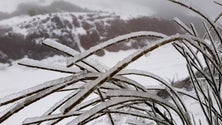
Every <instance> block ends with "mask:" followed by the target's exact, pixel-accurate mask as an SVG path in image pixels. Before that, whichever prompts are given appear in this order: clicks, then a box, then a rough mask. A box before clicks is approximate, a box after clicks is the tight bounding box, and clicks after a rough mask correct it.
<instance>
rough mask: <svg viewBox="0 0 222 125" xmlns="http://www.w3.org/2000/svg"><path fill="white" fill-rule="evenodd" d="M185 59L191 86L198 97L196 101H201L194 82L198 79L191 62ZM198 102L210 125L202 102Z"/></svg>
mask: <svg viewBox="0 0 222 125" xmlns="http://www.w3.org/2000/svg"><path fill="white" fill-rule="evenodd" d="M186 60H187V69H188V71H189V74H190V78H191V81H192V83H193V87H194V90H195V93H196V96H197V98H198V102H202V101H201V98H200V95H199V92H198V90H197V87H196V84H195V83H196V82H198V80H197V79H196V77H195V73H194V72H193V70H192V67H191V64H190V61H189V59H187V58H186ZM195 81H196V82H195ZM199 104H200V107H201V109H202V111H203V113H204V116H205V117H206V119H207V122H208V124H209V125H210V119H209V117H208V114H207V112H206V110H205V108H204V106H203V104H202V103H199Z"/></svg>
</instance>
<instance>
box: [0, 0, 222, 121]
mask: <svg viewBox="0 0 222 125" xmlns="http://www.w3.org/2000/svg"><path fill="white" fill-rule="evenodd" d="M169 1H171V2H173V3H176V4H179V5H180V6H182V7H185V8H188V9H190V10H191V11H193V12H195V13H197V14H199V15H200V16H202V17H203V18H204V19H205V21H206V23H208V24H209V26H210V27H208V25H207V24H205V22H204V23H203V26H204V28H205V31H206V33H205V35H204V36H200V37H197V36H196V34H197V33H196V30H195V26H194V25H193V24H191V25H190V26H191V28H189V27H188V26H187V25H186V24H184V23H183V22H182V21H181V20H179V19H177V18H175V21H176V22H177V24H178V25H180V26H181V27H182V28H183V29H184V30H185V31H186V32H187V33H188V34H187V35H182V34H176V35H172V36H166V35H164V34H161V33H156V32H149V31H141V32H135V33H130V34H125V35H122V36H118V37H116V38H114V39H111V40H108V41H106V42H104V43H101V44H99V45H96V46H95V47H92V48H90V49H89V50H86V51H84V52H82V53H79V52H77V51H75V50H73V49H71V48H69V47H67V46H65V45H62V44H60V43H58V42H56V41H55V40H53V39H46V40H45V41H43V45H46V46H49V47H51V48H54V49H56V50H58V51H61V52H63V53H64V54H67V55H68V56H69V58H68V59H67V60H68V64H67V66H59V65H48V64H43V63H42V62H40V61H35V60H30V59H27V60H25V61H24V60H23V61H21V62H20V63H19V64H20V65H23V66H28V67H33V68H40V69H46V70H51V71H59V72H64V73H68V74H70V76H69V77H65V78H61V79H57V80H53V81H49V82H46V83H43V84H40V85H38V86H35V87H32V88H30V89H27V90H24V91H21V92H18V93H15V94H12V95H9V96H7V97H5V98H2V99H0V106H3V105H8V104H13V105H12V106H10V107H9V108H7V109H5V110H4V111H3V112H1V113H0V123H4V121H5V120H8V118H9V117H11V116H12V115H14V114H15V113H16V112H18V111H20V110H22V109H23V108H25V107H26V106H28V105H30V104H32V103H34V102H36V101H38V100H40V99H42V98H44V97H46V96H48V95H51V94H53V93H57V92H67V91H68V92H70V93H69V94H68V95H67V96H65V97H63V98H61V99H60V100H59V101H58V102H57V103H55V104H54V105H52V107H51V108H49V109H48V110H47V111H46V112H45V113H42V116H37V117H32V116H30V118H26V119H25V120H24V122H23V124H24V125H28V124H41V123H48V124H57V123H62V122H63V120H64V119H66V118H70V119H69V121H67V122H65V123H62V124H68V125H76V124H78V125H80V124H86V123H89V122H92V121H95V120H98V119H99V118H101V117H102V116H107V117H106V118H107V119H109V121H110V123H111V124H112V125H113V124H115V122H116V121H118V119H120V118H122V117H124V118H126V117H127V116H130V117H129V118H128V120H126V122H127V123H132V120H130V119H133V118H135V119H137V120H136V121H138V119H140V121H142V122H141V123H145V124H146V123H147V124H166V125H176V124H183V125H196V124H208V125H220V124H222V114H221V109H222V99H221V78H222V71H221V69H222V64H221V62H222V60H221V53H220V51H219V50H220V46H221V43H220V42H219V43H217V44H215V41H217V40H218V39H219V40H220V39H221V35H220V32H219V29H218V27H217V26H216V24H215V23H214V22H217V20H219V18H220V17H219V16H218V18H217V19H216V20H215V21H211V19H209V18H208V17H207V16H205V15H204V14H203V13H202V12H200V11H198V10H197V9H195V8H192V7H190V6H188V5H186V4H184V3H181V2H179V1H175V0H169ZM217 4H218V3H217ZM212 30H214V32H215V33H216V34H215V36H216V37H217V39H215V37H212V34H211V31H212ZM147 36H151V37H155V38H156V41H155V42H153V44H151V45H147V46H144V47H143V48H141V49H139V50H137V51H136V52H134V53H132V54H130V55H129V56H127V57H126V58H124V59H123V60H121V61H119V62H118V63H117V64H116V65H114V66H113V67H111V68H107V67H106V66H102V65H99V64H100V63H99V62H95V61H94V60H90V58H89V57H90V56H91V55H93V54H95V53H96V52H97V51H99V50H102V49H104V48H106V47H109V46H112V45H115V44H118V43H120V42H127V41H129V40H130V39H134V38H137V37H147ZM202 38H204V39H202ZM205 38H208V39H209V41H208V42H206V41H205ZM171 43H173V45H174V47H175V49H177V50H178V52H179V53H180V54H181V55H182V56H183V57H184V59H185V60H186V61H187V70H188V71H189V75H190V77H189V78H188V81H189V82H190V83H191V85H192V87H191V88H193V93H194V94H190V92H188V91H187V90H183V89H178V88H175V87H173V86H172V85H171V84H170V83H169V82H168V81H166V80H165V79H163V78H161V76H157V75H155V74H153V73H151V72H149V71H141V70H137V69H133V70H129V69H126V67H127V66H128V65H129V64H131V63H133V62H134V61H137V60H138V59H139V58H140V57H142V56H144V55H145V54H148V53H150V52H152V51H153V50H156V49H158V48H159V47H160V46H164V45H166V44H171ZM197 53H198V55H197ZM135 68H136V67H135ZM131 75H138V76H143V77H148V78H151V79H153V80H156V81H158V82H159V83H160V84H161V85H162V87H159V88H153V89H152V88H146V87H145V86H144V85H142V84H141V83H140V82H139V81H137V80H133V79H132V78H131V77H130V76H131ZM163 86H164V88H163ZM157 89H158V90H160V91H163V90H164V92H165V94H168V98H167V99H166V98H165V99H164V98H161V97H159V96H158V95H156V90H157ZM182 95H184V96H187V97H188V98H191V99H193V100H194V101H197V103H198V104H199V108H200V109H201V111H202V113H203V116H204V118H202V119H198V118H197V117H196V116H195V114H194V113H193V112H192V111H188V109H187V104H186V101H184V100H183V97H182ZM0 108H1V107H0ZM197 121H198V122H199V123H197ZM132 124H134V123H132ZM138 124H140V123H138Z"/></svg>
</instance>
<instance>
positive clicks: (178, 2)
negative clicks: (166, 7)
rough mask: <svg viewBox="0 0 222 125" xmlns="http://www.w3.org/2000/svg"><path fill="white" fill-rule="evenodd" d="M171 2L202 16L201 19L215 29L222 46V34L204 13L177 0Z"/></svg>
mask: <svg viewBox="0 0 222 125" xmlns="http://www.w3.org/2000/svg"><path fill="white" fill-rule="evenodd" d="M169 1H171V2H173V3H176V4H178V5H181V6H182V7H185V8H187V9H189V10H192V11H193V12H195V13H196V14H198V15H200V16H201V17H203V18H204V19H205V20H206V21H207V22H208V23H209V24H210V25H211V26H212V27H213V29H214V30H215V32H216V34H217V37H218V38H219V41H220V42H221V44H222V38H221V34H220V32H219V31H218V29H217V27H216V26H215V23H214V22H212V21H211V20H210V18H208V17H207V16H206V15H205V14H203V13H202V12H200V11H199V10H197V9H195V8H193V7H191V6H189V5H186V4H184V3H182V2H180V1H176V0H169Z"/></svg>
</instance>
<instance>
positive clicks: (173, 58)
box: [0, 45, 203, 125]
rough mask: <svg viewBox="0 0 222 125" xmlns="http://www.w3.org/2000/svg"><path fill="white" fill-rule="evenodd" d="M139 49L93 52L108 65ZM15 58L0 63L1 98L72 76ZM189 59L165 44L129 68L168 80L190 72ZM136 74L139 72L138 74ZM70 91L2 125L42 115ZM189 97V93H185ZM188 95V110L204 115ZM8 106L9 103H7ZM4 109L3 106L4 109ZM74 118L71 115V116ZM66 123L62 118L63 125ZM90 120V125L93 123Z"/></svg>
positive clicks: (60, 61) (61, 61)
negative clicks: (35, 67)
mask: <svg viewBox="0 0 222 125" xmlns="http://www.w3.org/2000/svg"><path fill="white" fill-rule="evenodd" d="M135 51H136V50H128V51H120V52H118V53H110V52H106V54H105V56H104V57H98V56H95V55H93V56H91V57H90V58H92V59H93V60H95V61H100V62H102V63H103V64H104V65H107V66H108V67H112V66H114V65H115V64H116V63H117V62H118V61H120V60H121V59H123V58H125V57H126V56H128V55H129V54H130V53H133V52H135ZM42 61H43V62H44V63H48V64H53V63H54V64H64V65H65V63H66V58H65V57H62V56H54V57H51V58H48V59H45V60H42ZM16 63H17V62H14V63H13V64H12V66H8V65H4V64H1V65H0V67H4V68H0V79H1V82H0V86H1V88H0V98H2V97H4V96H6V95H8V94H11V93H15V92H18V91H20V90H24V89H26V88H30V87H32V86H35V85H38V84H41V83H43V82H45V81H49V80H53V79H56V78H60V77H65V76H68V75H69V74H64V73H57V72H52V71H44V70H39V69H32V68H27V67H23V66H19V65H17V64H16ZM185 64H186V62H185V60H184V59H183V58H182V56H181V55H180V54H179V53H178V52H177V51H176V50H175V49H174V48H173V47H172V46H171V45H165V46H163V47H160V48H158V49H157V50H155V51H153V52H152V53H150V54H148V55H144V56H143V57H142V58H141V59H139V60H137V61H136V62H134V63H132V64H130V65H129V66H128V67H127V68H128V69H140V70H145V71H149V72H152V73H154V74H156V75H159V76H162V77H163V78H164V79H166V80H170V79H176V80H179V79H183V78H185V77H187V76H188V72H187V70H186V66H185ZM134 77H135V76H134ZM134 79H136V80H137V81H138V82H141V83H142V84H143V85H145V86H146V87H149V86H151V87H152V86H159V85H158V84H157V83H156V82H154V81H153V80H150V79H147V78H141V77H140V78H138V77H135V78H134ZM67 94H68V92H67V93H65V94H64V93H56V94H52V95H50V96H48V97H46V98H44V99H42V100H40V101H38V102H37V103H34V104H32V105H30V106H28V107H27V108H25V109H23V110H22V111H20V112H18V113H16V114H15V115H13V116H12V117H11V118H9V119H8V120H6V121H5V122H3V123H2V125H15V124H16V125H18V124H22V121H23V120H24V119H25V118H27V117H35V116H40V115H42V114H43V113H44V112H45V111H46V110H47V109H48V108H50V107H51V106H52V105H53V104H54V103H56V102H57V101H59V100H60V99H61V98H62V97H64V96H66V95H67ZM183 98H185V97H183ZM185 99H186V104H187V105H188V106H189V108H188V110H189V111H192V112H194V113H195V114H194V115H197V117H198V118H203V116H202V113H201V110H200V108H199V106H198V104H197V103H196V102H195V101H193V100H191V99H189V98H185ZM3 108H6V107H3ZM2 110H3V109H0V111H2ZM69 120H70V119H69ZM124 122H126V119H124V118H123V119H121V120H120V121H118V124H119V123H120V124H126V123H124ZM62 124H64V123H62V122H61V125H62ZM91 124H101V125H106V124H109V120H108V119H107V118H106V117H102V118H100V119H99V120H98V121H93V122H91ZM91 124H89V125H91Z"/></svg>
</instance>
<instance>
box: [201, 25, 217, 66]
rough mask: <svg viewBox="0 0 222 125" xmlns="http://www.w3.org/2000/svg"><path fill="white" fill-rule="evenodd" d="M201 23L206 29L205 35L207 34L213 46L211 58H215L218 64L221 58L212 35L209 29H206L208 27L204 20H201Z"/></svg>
mask: <svg viewBox="0 0 222 125" xmlns="http://www.w3.org/2000/svg"><path fill="white" fill-rule="evenodd" d="M203 25H204V28H205V30H206V33H207V35H208V37H209V39H210V42H211V45H212V46H213V50H214V56H215V57H214V56H213V58H215V60H216V62H217V63H218V64H221V60H220V57H219V54H218V51H217V48H216V46H215V41H214V40H213V37H212V35H211V33H210V31H209V29H208V27H207V25H206V23H205V22H203Z"/></svg>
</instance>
